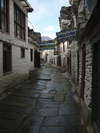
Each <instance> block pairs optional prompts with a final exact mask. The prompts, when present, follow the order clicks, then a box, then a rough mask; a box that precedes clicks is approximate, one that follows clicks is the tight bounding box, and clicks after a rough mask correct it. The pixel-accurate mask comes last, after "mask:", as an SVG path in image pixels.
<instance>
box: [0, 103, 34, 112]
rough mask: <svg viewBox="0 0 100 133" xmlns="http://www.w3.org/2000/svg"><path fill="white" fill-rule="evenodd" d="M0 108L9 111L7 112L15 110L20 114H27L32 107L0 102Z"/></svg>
mask: <svg viewBox="0 0 100 133" xmlns="http://www.w3.org/2000/svg"><path fill="white" fill-rule="evenodd" d="M0 110H1V111H9V112H17V113H20V114H28V113H29V112H30V111H31V110H32V107H18V106H12V105H5V104H0Z"/></svg>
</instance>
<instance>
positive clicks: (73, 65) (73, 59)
mask: <svg viewBox="0 0 100 133" xmlns="http://www.w3.org/2000/svg"><path fill="white" fill-rule="evenodd" d="M70 45H71V78H72V81H73V82H74V83H75V79H76V58H77V55H76V54H77V53H76V50H75V47H76V45H75V42H74V41H73V42H72V43H71V44H70Z"/></svg>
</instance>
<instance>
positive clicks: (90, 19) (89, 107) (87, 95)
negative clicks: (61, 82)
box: [69, 0, 100, 133]
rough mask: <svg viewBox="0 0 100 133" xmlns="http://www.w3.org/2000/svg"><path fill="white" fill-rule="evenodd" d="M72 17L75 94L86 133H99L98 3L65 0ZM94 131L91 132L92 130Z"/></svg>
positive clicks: (99, 23)
mask: <svg viewBox="0 0 100 133" xmlns="http://www.w3.org/2000/svg"><path fill="white" fill-rule="evenodd" d="M69 2H70V4H71V5H72V12H73V14H74V15H75V16H76V20H77V31H76V38H75V40H76V42H77V45H76V52H77V60H76V67H77V71H76V79H77V81H78V82H76V84H75V86H76V92H77V94H78V97H79V101H80V106H81V110H82V118H83V122H84V124H85V125H86V127H87V131H88V133H92V132H94V131H95V132H96V133H99V132H100V93H99V90H100V44H99V41H100V2H99V1H98V0H96V1H94V0H91V1H88V0H85V1H84V0H69ZM93 129H94V130H93Z"/></svg>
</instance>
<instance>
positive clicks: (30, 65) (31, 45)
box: [28, 42, 35, 70]
mask: <svg viewBox="0 0 100 133" xmlns="http://www.w3.org/2000/svg"><path fill="white" fill-rule="evenodd" d="M28 47H29V49H28V60H29V70H33V69H34V49H35V48H34V45H33V44H32V43H30V42H29V43H28ZM30 49H33V61H31V58H30V57H31V55H30V54H31V53H30Z"/></svg>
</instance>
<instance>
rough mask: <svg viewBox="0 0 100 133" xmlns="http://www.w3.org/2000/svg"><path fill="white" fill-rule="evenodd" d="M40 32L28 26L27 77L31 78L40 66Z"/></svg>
mask: <svg viewBox="0 0 100 133" xmlns="http://www.w3.org/2000/svg"><path fill="white" fill-rule="evenodd" d="M40 42H41V34H40V33H39V32H34V30H33V29H29V28H28V51H29V77H30V78H32V77H33V76H34V73H35V72H36V70H37V68H40V52H39V43H40Z"/></svg>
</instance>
